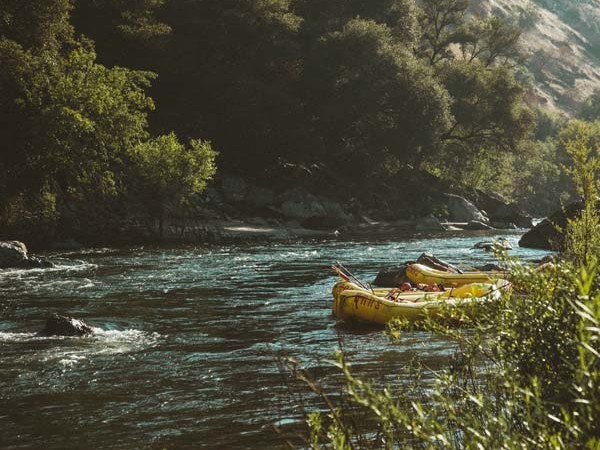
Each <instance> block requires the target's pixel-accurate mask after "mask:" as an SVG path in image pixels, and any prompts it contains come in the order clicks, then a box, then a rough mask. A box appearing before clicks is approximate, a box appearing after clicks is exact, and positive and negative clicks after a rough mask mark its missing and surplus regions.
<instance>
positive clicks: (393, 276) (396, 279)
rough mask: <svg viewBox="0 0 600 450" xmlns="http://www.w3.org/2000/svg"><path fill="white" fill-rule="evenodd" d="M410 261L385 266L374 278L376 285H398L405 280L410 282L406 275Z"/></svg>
mask: <svg viewBox="0 0 600 450" xmlns="http://www.w3.org/2000/svg"><path fill="white" fill-rule="evenodd" d="M408 264H409V263H408V262H407V263H404V264H398V265H395V266H389V267H384V268H383V269H381V270H380V271H379V273H378V274H377V277H375V279H374V280H373V285H374V286H382V287H398V286H400V285H401V284H402V283H404V282H410V280H409V279H408V277H407V276H406V266H407V265H408Z"/></svg>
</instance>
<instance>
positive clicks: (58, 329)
mask: <svg viewBox="0 0 600 450" xmlns="http://www.w3.org/2000/svg"><path fill="white" fill-rule="evenodd" d="M93 331H94V330H93V329H92V327H91V326H89V325H88V324H87V323H85V322H84V321H83V320H79V319H75V318H74V317H70V316H61V315H60V314H52V315H51V316H50V317H48V320H46V326H45V327H44V329H43V330H42V331H41V333H40V334H42V335H44V336H85V335H87V334H91V333H92V332H93Z"/></svg>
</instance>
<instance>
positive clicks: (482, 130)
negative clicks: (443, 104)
mask: <svg viewBox="0 0 600 450" xmlns="http://www.w3.org/2000/svg"><path fill="white" fill-rule="evenodd" d="M441 77H442V80H443V82H444V85H445V86H446V88H447V89H448V92H449V93H450V95H451V96H452V98H453V99H454V102H453V104H452V113H453V117H454V123H453V125H452V126H451V127H450V130H449V131H448V132H446V133H445V134H444V135H443V136H442V140H443V141H444V142H445V147H446V148H445V153H446V157H447V161H448V163H449V164H450V168H451V169H452V170H453V171H460V170H461V168H462V167H463V166H462V161H464V160H465V159H466V160H469V159H470V157H471V156H472V155H477V154H478V153H479V152H480V151H481V150H482V149H487V151H489V149H492V148H493V149H496V150H499V151H506V152H514V151H515V150H516V149H517V148H518V144H519V142H521V141H522V140H523V139H524V138H525V137H526V136H527V135H528V133H529V131H530V129H531V125H532V121H533V115H532V113H531V111H530V110H529V109H528V108H527V107H525V106H524V104H523V103H522V97H523V88H522V86H521V85H520V83H519V82H517V81H516V79H515V78H514V76H513V74H512V72H511V71H510V69H508V68H506V67H502V66H495V67H486V66H485V64H482V63H478V62H470V63H469V62H465V61H462V62H453V63H451V64H446V65H445V66H443V68H442V69H441Z"/></svg>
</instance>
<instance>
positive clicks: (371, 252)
mask: <svg viewBox="0 0 600 450" xmlns="http://www.w3.org/2000/svg"><path fill="white" fill-rule="evenodd" d="M498 236H500V235H495V234H491V235H490V234H488V235H485V234H477V235H474V234H472V233H471V234H469V235H460V234H457V235H453V236H449V235H444V236H439V237H435V236H429V237H415V238H411V239H406V238H404V239H401V240H400V239H387V240H371V241H370V240H362V239H361V240H356V241H349V240H333V239H332V240H318V241H300V242H289V243H261V244H248V245H223V246H189V247H182V248H148V247H146V248H130V249H93V250H87V251H81V252H77V253H60V254H57V253H55V254H48V255H45V256H48V257H50V258H52V259H53V260H54V261H55V262H57V266H56V267H55V268H52V269H45V270H29V271H24V270H4V271H0V312H1V314H0V355H1V356H0V357H1V364H0V406H1V407H0V448H3V449H26V448H44V449H48V450H49V449H70V448H77V449H79V448H82V449H83V448H92V447H93V448H95V449H128V448H131V449H134V448H135V449H137V448H161V449H162V448H168V449H171V448H172V449H182V448H183V449H185V448H190V449H195V448H215V449H217V448H223V449H237V448H256V449H262V448H280V447H281V446H282V441H281V439H280V438H279V437H278V436H277V435H276V434H275V433H273V432H272V431H270V429H269V427H268V426H269V424H273V423H275V424H278V425H282V426H286V425H289V424H294V423H296V424H297V423H301V422H302V420H303V409H302V408H301V405H300V403H301V402H300V400H298V399H297V398H295V397H294V396H293V395H292V394H291V393H290V391H289V390H288V388H287V387H286V383H284V382H283V379H284V377H283V376H282V374H281V373H280V371H279V369H278V367H277V364H276V363H275V356H274V355H276V354H281V352H285V353H286V354H288V355H290V356H293V357H295V358H297V359H298V360H299V361H300V362H301V364H302V365H303V366H304V367H307V368H309V369H310V370H311V371H312V373H313V374H315V377H316V378H317V379H318V380H319V381H321V382H322V383H323V384H324V385H325V386H327V383H328V380H329V379H330V378H331V376H332V370H333V369H331V368H330V365H329V364H328V363H327V362H326V360H327V359H328V358H330V357H331V356H332V354H333V352H334V351H335V350H336V349H337V348H338V342H339V339H340V338H341V339H343V342H344V347H345V350H347V352H348V353H349V354H350V355H351V358H352V361H353V366H354V370H355V371H356V372H357V373H359V374H361V375H363V376H365V377H367V378H373V379H380V380H385V382H390V383H394V382H396V381H397V380H395V377H394V374H395V373H397V372H399V371H400V370H401V368H402V367H403V366H404V365H406V364H407V359H408V358H410V355H413V354H414V353H415V352H418V353H419V354H421V355H423V356H424V357H425V358H426V359H427V360H428V361H429V364H431V365H435V363H436V361H443V360H444V357H445V356H447V355H448V354H449V352H450V349H451V347H452V343H450V342H445V341H444V340H441V339H439V338H436V337H433V336H431V335H429V334H428V333H425V332H414V333H409V334H408V335H407V336H406V338H405V339H404V340H403V342H402V343H401V344H399V345H393V346H392V345H390V344H389V342H388V340H387V338H386V337H385V336H384V335H383V333H382V332H381V331H380V330H355V329H351V328H348V327H340V326H336V323H335V320H334V319H333V318H332V316H331V294H330V292H331V287H332V285H333V283H334V282H335V281H336V278H335V276H334V274H333V273H332V272H331V271H330V270H329V269H328V268H329V266H330V265H331V264H332V263H334V262H335V261H342V262H344V263H345V264H346V266H347V267H349V268H351V269H352V270H353V271H354V272H355V273H356V275H358V277H359V278H361V279H363V280H367V281H371V280H372V279H373V278H374V276H375V275H376V273H377V272H378V270H379V269H380V268H381V267H383V266H385V265H389V264H395V263H399V262H402V261H404V260H407V259H414V258H416V257H418V256H419V254H420V253H422V252H423V251H431V252H433V253H434V254H435V255H436V256H438V257H440V258H442V259H446V260H449V261H451V262H455V263H467V264H479V263H482V262H493V261H494V258H493V256H492V255H490V254H487V253H485V252H483V251H482V250H475V249H472V248H471V247H472V246H473V244H474V243H475V242H478V241H480V240H482V239H486V240H487V239H490V238H494V237H498ZM503 236H504V237H506V238H507V239H508V240H509V241H510V242H511V243H512V244H513V247H514V248H515V250H513V251H511V252H510V253H511V255H513V256H518V257H520V258H522V259H525V260H527V259H535V258H540V257H542V256H544V255H546V254H547V252H544V251H540V250H527V249H520V248H518V246H517V244H516V243H517V241H518V239H519V237H520V235H519V234H518V233H516V232H515V233H508V234H504V235H503ZM53 312H57V313H63V314H69V315H73V316H76V317H78V318H82V319H84V320H86V321H88V322H89V323H90V324H92V325H93V326H94V327H97V328H98V329H97V332H96V333H95V334H94V335H92V336H90V337H84V338H67V337H63V338H58V337H54V338H48V337H38V336H36V334H35V332H36V331H38V330H40V329H41V328H42V327H43V323H44V321H45V317H46V316H47V315H49V314H50V313H53ZM332 389H333V388H332Z"/></svg>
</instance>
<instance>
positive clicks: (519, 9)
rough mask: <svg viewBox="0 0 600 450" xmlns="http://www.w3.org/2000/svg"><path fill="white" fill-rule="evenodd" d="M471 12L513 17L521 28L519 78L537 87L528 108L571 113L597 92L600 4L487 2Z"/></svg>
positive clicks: (586, 0) (583, 0)
mask: <svg viewBox="0 0 600 450" xmlns="http://www.w3.org/2000/svg"><path fill="white" fill-rule="evenodd" d="M471 9H472V11H473V12H474V13H476V14H482V15H499V16H505V17H511V18H512V19H514V20H515V21H516V22H517V23H518V24H519V26H520V27H521V28H522V29H523V30H524V35H523V38H522V40H521V46H522V52H523V56H524V58H525V62H524V64H525V67H526V70H524V73H523V74H522V75H523V76H525V77H527V78H529V79H530V80H531V81H533V84H534V86H535V88H534V89H533V91H532V92H530V93H529V95H528V101H529V103H530V104H533V105H535V104H537V105H541V106H545V107H550V108H553V109H558V110H562V111H565V112H567V113H573V112H574V111H576V110H577V108H578V107H579V105H580V103H581V102H582V101H583V100H584V99H585V98H586V97H587V96H589V95H590V94H591V92H592V91H593V90H594V89H595V88H600V2H597V1H595V0H561V1H557V0H489V1H483V2H472V6H471Z"/></svg>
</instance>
